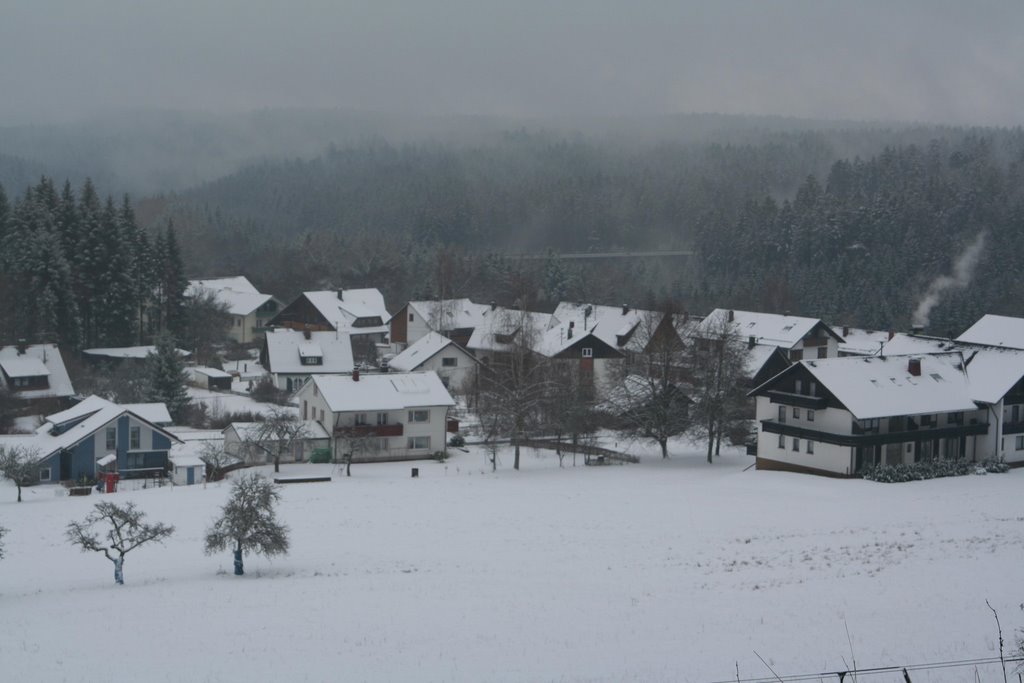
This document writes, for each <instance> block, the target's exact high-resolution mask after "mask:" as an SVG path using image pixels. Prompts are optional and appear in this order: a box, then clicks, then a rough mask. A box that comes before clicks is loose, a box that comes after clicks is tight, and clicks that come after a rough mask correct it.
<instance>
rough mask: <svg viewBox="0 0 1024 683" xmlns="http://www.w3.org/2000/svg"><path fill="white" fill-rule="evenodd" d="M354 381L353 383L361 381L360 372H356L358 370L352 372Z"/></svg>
mask: <svg viewBox="0 0 1024 683" xmlns="http://www.w3.org/2000/svg"><path fill="white" fill-rule="evenodd" d="M352 381H353V382H358V381H359V370H356V369H353V370H352Z"/></svg>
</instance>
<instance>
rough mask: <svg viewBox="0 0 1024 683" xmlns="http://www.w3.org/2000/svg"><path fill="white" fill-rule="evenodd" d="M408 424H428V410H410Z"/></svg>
mask: <svg viewBox="0 0 1024 683" xmlns="http://www.w3.org/2000/svg"><path fill="white" fill-rule="evenodd" d="M409 422H430V411H429V410H410V411H409Z"/></svg>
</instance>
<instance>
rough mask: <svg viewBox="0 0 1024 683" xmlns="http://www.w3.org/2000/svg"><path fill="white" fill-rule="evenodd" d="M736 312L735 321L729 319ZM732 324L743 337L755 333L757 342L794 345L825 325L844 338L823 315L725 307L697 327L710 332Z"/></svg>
mask: <svg viewBox="0 0 1024 683" xmlns="http://www.w3.org/2000/svg"><path fill="white" fill-rule="evenodd" d="M730 316H732V320H731V322H730V321H729V319H730ZM720 325H728V326H729V328H730V329H731V330H732V332H733V334H735V335H736V336H738V337H742V338H743V339H749V338H750V337H754V340H755V343H756V344H769V345H772V346H779V347H781V348H784V349H791V348H793V347H794V346H796V345H797V344H799V343H800V341H801V340H802V339H803V338H804V337H806V336H807V335H808V334H810V333H811V332H812V331H814V330H815V329H821V330H823V331H824V332H825V333H827V334H828V335H829V336H831V337H834V338H835V339H836V340H837V341H839V342H842V341H843V338H842V337H841V336H839V335H838V334H836V332H835V330H833V329H832V328H831V327H829V326H828V325H826V324H825V323H823V322H822V321H821V318H804V317H801V316H796V315H779V314H777V313H758V312H754V311H736V310H731V309H725V308H716V309H715V310H713V311H712V312H711V313H710V314H708V316H707V317H706V318H704V320H703V321H701V323H700V325H699V326H698V328H697V331H698V334H707V333H710V332H713V331H714V330H715V329H718V326H720Z"/></svg>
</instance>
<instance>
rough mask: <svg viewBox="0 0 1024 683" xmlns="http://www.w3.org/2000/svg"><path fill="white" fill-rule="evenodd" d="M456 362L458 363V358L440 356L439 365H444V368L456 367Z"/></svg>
mask: <svg viewBox="0 0 1024 683" xmlns="http://www.w3.org/2000/svg"><path fill="white" fill-rule="evenodd" d="M458 364H459V359H458V358H442V359H441V366H442V367H445V368H454V367H457V366H458Z"/></svg>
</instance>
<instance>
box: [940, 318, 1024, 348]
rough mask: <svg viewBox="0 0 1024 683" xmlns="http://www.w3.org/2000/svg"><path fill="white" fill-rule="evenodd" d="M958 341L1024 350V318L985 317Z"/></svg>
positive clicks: (958, 338)
mask: <svg viewBox="0 0 1024 683" xmlns="http://www.w3.org/2000/svg"><path fill="white" fill-rule="evenodd" d="M956 339H957V341H962V342H970V343H972V344H988V345H989V346H1005V347H1007V348H1010V349H1024V318H1011V317H1009V316H1005V315H991V314H988V315H984V316H982V317H981V320H979V321H978V322H976V323H974V324H973V325H971V326H970V327H969V328H967V331H966V332H964V333H963V334H961V335H960V336H959V337H957V338H956Z"/></svg>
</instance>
